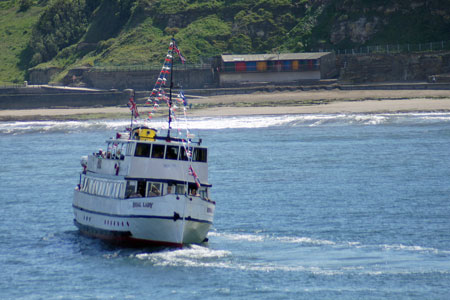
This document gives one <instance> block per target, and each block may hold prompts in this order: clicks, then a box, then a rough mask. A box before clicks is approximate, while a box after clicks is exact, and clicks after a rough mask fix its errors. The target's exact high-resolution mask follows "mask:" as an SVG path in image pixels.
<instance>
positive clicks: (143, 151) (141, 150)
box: [134, 143, 151, 157]
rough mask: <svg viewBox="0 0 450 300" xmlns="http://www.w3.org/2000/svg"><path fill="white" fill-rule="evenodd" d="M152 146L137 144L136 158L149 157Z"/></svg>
mask: <svg viewBox="0 0 450 300" xmlns="http://www.w3.org/2000/svg"><path fill="white" fill-rule="evenodd" d="M150 148H151V144H144V143H137V144H136V151H135V152H134V156H139V157H149V156H150Z"/></svg>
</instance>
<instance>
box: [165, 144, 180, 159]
mask: <svg viewBox="0 0 450 300" xmlns="http://www.w3.org/2000/svg"><path fill="white" fill-rule="evenodd" d="M179 149H180V148H179V147H178V146H167V150H166V159H177V158H178V150H179Z"/></svg>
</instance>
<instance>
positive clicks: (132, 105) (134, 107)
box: [128, 97, 139, 118]
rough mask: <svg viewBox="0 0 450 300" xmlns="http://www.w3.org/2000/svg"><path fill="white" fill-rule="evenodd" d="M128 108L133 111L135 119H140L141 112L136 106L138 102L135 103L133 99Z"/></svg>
mask: <svg viewBox="0 0 450 300" xmlns="http://www.w3.org/2000/svg"><path fill="white" fill-rule="evenodd" d="M128 108H129V109H130V110H131V112H132V114H133V116H134V117H135V118H137V117H139V112H138V109H137V106H136V102H134V100H133V97H131V98H130V100H129V101H128Z"/></svg>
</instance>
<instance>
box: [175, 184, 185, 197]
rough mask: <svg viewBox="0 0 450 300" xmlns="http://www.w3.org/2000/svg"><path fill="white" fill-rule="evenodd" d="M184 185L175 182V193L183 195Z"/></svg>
mask: <svg viewBox="0 0 450 300" xmlns="http://www.w3.org/2000/svg"><path fill="white" fill-rule="evenodd" d="M184 191H185V186H184V184H177V186H176V192H175V193H176V194H179V195H183V194H184V193H185V192H184Z"/></svg>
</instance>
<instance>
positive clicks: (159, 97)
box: [147, 39, 186, 119]
mask: <svg viewBox="0 0 450 300" xmlns="http://www.w3.org/2000/svg"><path fill="white" fill-rule="evenodd" d="M174 53H175V54H176V55H177V56H178V57H179V58H180V60H181V62H182V63H185V62H186V59H185V58H184V56H183V55H182V54H181V51H180V49H178V46H177V44H176V41H175V39H172V41H171V42H170V44H169V49H168V50H167V55H166V58H165V59H164V63H163V66H162V68H161V71H160V73H159V76H158V79H157V80H156V83H155V87H154V88H153V90H152V92H151V94H150V96H149V98H148V100H147V105H153V107H152V110H151V111H150V112H149V114H148V119H151V118H152V117H153V114H154V112H155V111H156V109H157V108H158V107H159V104H160V101H165V102H166V103H167V105H168V106H169V101H170V99H169V97H167V95H166V92H165V88H166V84H167V82H168V79H167V76H168V75H170V72H171V69H172V63H173V54H174ZM171 113H172V112H171Z"/></svg>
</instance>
